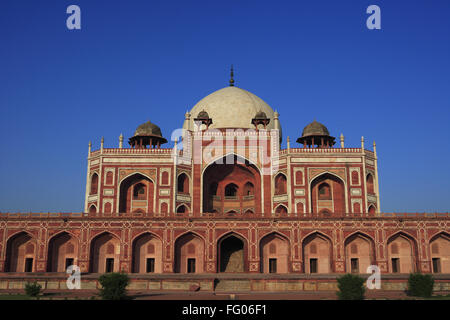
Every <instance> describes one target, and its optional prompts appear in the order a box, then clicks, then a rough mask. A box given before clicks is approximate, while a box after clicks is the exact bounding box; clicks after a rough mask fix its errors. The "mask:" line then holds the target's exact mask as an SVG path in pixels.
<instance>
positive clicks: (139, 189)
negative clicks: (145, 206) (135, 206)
mask: <svg viewBox="0 0 450 320" xmlns="http://www.w3.org/2000/svg"><path fill="white" fill-rule="evenodd" d="M146 190H147V188H146V187H145V185H144V184H142V183H138V184H137V185H135V186H134V188H133V199H135V200H145V199H147V193H146Z"/></svg>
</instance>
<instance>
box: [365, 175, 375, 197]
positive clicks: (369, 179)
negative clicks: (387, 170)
mask: <svg viewBox="0 0 450 320" xmlns="http://www.w3.org/2000/svg"><path fill="white" fill-rule="evenodd" d="M366 187H367V193H369V194H375V191H374V190H375V189H374V178H373V174H372V173H370V172H369V173H368V174H367V175H366Z"/></svg>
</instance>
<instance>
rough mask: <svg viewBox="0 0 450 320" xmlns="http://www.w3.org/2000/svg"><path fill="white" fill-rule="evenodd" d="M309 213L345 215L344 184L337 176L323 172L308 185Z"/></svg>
mask: <svg viewBox="0 0 450 320" xmlns="http://www.w3.org/2000/svg"><path fill="white" fill-rule="evenodd" d="M310 194H311V199H310V204H311V212H312V213H314V214H316V215H317V214H319V213H330V212H333V213H345V212H346V211H347V191H346V186H345V182H344V181H343V180H342V178H340V177H339V176H337V175H335V174H332V173H330V172H324V173H322V174H320V175H318V176H316V177H315V178H314V179H313V180H311V183H310Z"/></svg>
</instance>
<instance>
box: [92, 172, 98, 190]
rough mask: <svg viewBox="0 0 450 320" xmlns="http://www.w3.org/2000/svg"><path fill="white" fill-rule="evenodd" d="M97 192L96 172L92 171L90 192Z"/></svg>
mask: <svg viewBox="0 0 450 320" xmlns="http://www.w3.org/2000/svg"><path fill="white" fill-rule="evenodd" d="M97 192H98V174H96V173H94V174H93V175H92V177H91V193H90V194H97Z"/></svg>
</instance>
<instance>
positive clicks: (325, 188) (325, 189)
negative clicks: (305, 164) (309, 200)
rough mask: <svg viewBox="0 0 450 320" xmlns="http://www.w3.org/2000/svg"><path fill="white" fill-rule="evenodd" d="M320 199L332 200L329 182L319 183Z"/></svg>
mask: <svg viewBox="0 0 450 320" xmlns="http://www.w3.org/2000/svg"><path fill="white" fill-rule="evenodd" d="M319 200H331V188H330V185H329V184H328V183H325V182H324V183H322V184H321V185H319Z"/></svg>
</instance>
